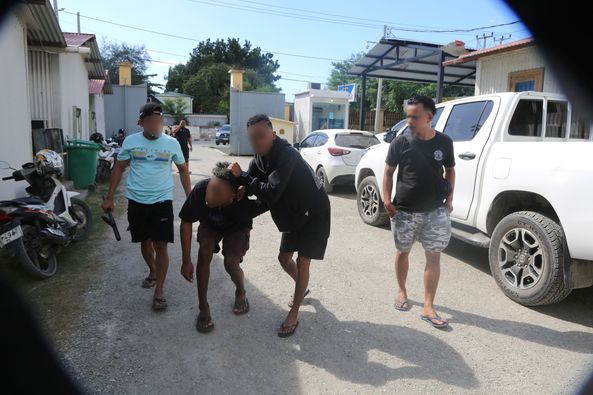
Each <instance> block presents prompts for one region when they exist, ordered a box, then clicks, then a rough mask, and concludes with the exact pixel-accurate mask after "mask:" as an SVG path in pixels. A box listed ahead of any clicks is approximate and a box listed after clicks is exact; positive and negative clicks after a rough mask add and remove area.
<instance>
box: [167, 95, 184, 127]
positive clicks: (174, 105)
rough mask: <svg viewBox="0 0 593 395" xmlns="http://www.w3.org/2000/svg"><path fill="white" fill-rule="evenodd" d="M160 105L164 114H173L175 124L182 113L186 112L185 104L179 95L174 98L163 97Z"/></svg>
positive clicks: (182, 115) (181, 117)
mask: <svg viewBox="0 0 593 395" xmlns="http://www.w3.org/2000/svg"><path fill="white" fill-rule="evenodd" d="M162 107H163V112H164V113H165V114H169V115H172V116H173V119H174V120H175V123H176V124H178V123H179V122H180V121H181V120H182V119H183V117H184V114H185V113H186V112H187V104H186V102H185V101H184V100H183V99H182V98H180V97H176V98H175V99H164V100H163V105H162Z"/></svg>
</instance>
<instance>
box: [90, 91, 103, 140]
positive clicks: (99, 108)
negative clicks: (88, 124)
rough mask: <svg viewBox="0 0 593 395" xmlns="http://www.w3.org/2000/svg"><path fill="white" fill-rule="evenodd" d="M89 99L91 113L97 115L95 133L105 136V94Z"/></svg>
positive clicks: (95, 95)
mask: <svg viewBox="0 0 593 395" xmlns="http://www.w3.org/2000/svg"><path fill="white" fill-rule="evenodd" d="M89 99H90V106H91V111H93V112H94V113H95V122H94V123H95V129H96V130H95V131H97V132H99V133H101V134H102V135H103V136H105V101H104V97H103V94H94V95H90V96H89ZM91 132H92V131H91Z"/></svg>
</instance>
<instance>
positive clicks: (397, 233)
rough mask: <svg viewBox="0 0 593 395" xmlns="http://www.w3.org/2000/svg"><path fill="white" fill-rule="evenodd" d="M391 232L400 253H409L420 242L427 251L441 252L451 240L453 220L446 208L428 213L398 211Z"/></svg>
mask: <svg viewBox="0 0 593 395" xmlns="http://www.w3.org/2000/svg"><path fill="white" fill-rule="evenodd" d="M391 231H392V232H393V238H394V239H395V248H397V249H398V250H399V251H402V252H409V251H410V250H411V249H412V244H414V241H416V240H418V241H420V242H421V243H422V247H424V249H425V250H426V251H434V252H441V251H443V250H444V249H445V248H447V246H448V245H449V240H450V239H451V218H450V217H449V211H448V210H447V209H446V208H445V207H439V208H437V209H436V210H434V211H429V212H427V213H407V212H405V211H401V210H397V212H396V213H395V216H394V217H393V218H391Z"/></svg>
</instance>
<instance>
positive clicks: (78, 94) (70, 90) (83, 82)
mask: <svg viewBox="0 0 593 395" xmlns="http://www.w3.org/2000/svg"><path fill="white" fill-rule="evenodd" d="M59 60H60V114H61V122H60V124H61V126H60V127H61V128H62V129H63V130H64V138H75V139H83V140H88V138H89V136H90V133H89V130H90V128H89V76H88V71H87V70H86V68H85V65H84V58H83V57H82V56H81V55H80V54H78V53H61V54H60V55H59ZM74 107H76V108H80V117H79V118H78V119H77V118H75V116H74V110H73V109H74Z"/></svg>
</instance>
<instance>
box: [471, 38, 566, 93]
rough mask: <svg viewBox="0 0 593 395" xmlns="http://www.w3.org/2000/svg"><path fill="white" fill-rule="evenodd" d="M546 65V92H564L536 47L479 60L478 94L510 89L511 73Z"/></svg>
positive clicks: (544, 89)
mask: <svg viewBox="0 0 593 395" xmlns="http://www.w3.org/2000/svg"><path fill="white" fill-rule="evenodd" d="M540 67H544V86H543V91H544V92H551V93H563V92H562V90H561V88H560V85H559V84H558V82H557V80H556V78H555V76H554V75H553V74H552V71H551V69H550V67H549V66H548V65H546V63H545V62H544V59H543V56H542V55H541V53H540V52H539V51H538V50H537V49H536V48H535V47H528V48H522V49H518V50H516V51H511V52H507V53H503V54H499V55H494V56H489V57H485V58H482V59H480V60H478V68H477V78H476V95H485V94H489V93H497V92H506V91H508V79H509V73H512V72H515V71H523V70H529V69H536V68H540Z"/></svg>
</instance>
